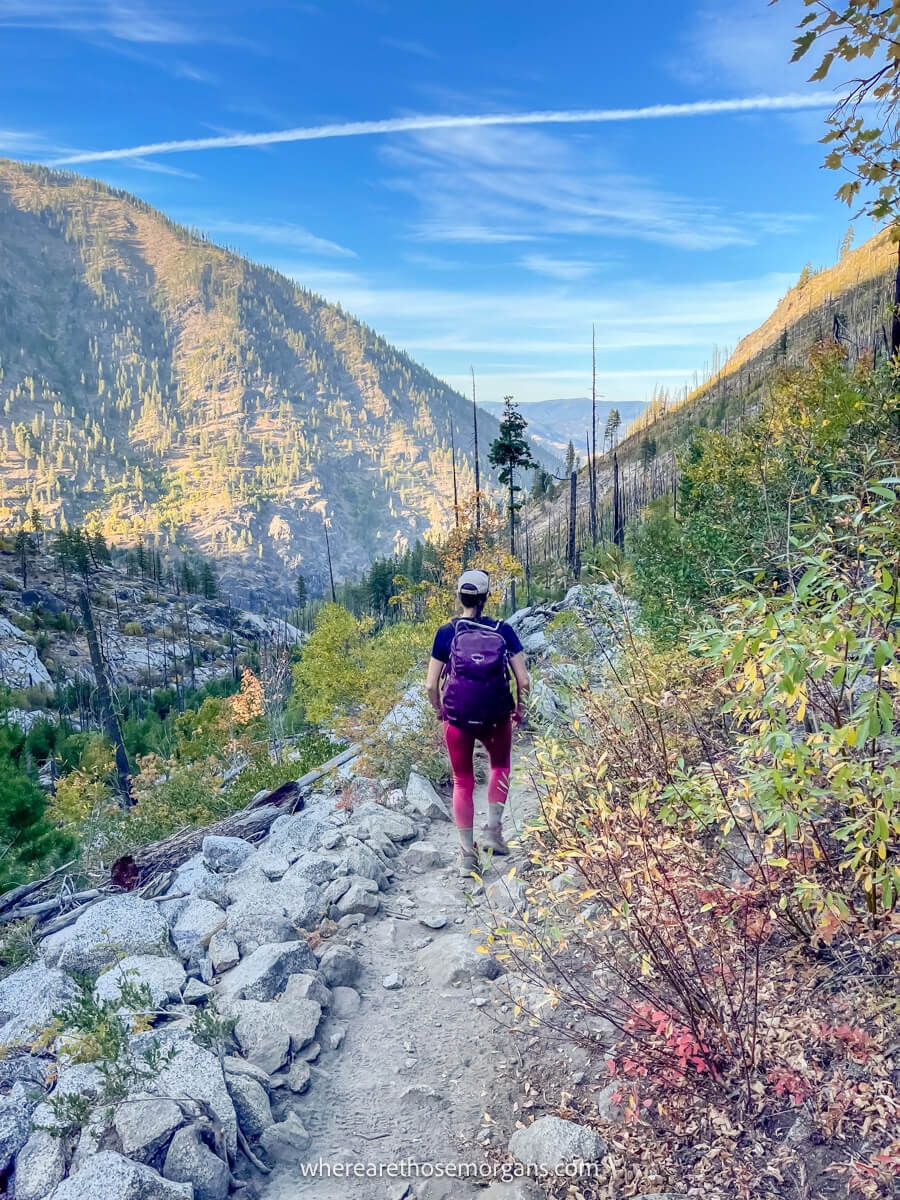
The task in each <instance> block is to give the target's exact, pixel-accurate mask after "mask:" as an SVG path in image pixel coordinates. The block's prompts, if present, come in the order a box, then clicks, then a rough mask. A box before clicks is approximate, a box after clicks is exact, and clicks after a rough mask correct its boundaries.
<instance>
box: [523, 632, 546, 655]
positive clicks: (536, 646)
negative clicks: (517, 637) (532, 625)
mask: <svg viewBox="0 0 900 1200" xmlns="http://www.w3.org/2000/svg"><path fill="white" fill-rule="evenodd" d="M522 649H523V650H524V651H525V653H526V654H527V655H528V657H529V658H540V657H541V656H542V655H544V654H546V653H547V652H548V651H549V649H550V643H549V642H548V641H547V635H546V633H544V631H543V629H537V630H535V632H534V633H529V634H528V635H527V636H525V637H523V638H522Z"/></svg>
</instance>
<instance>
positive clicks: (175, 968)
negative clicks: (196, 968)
mask: <svg viewBox="0 0 900 1200" xmlns="http://www.w3.org/2000/svg"><path fill="white" fill-rule="evenodd" d="M186 980H187V975H186V974H185V971H184V967H183V966H182V965H181V963H180V962H179V961H178V960H177V959H176V958H165V957H163V955H161V954H129V955H128V956H127V957H125V958H122V959H120V960H119V961H118V962H117V963H115V964H114V965H113V966H111V967H110V968H109V970H108V971H105V972H104V973H103V974H102V975H101V976H100V978H99V979H98V980H97V983H96V985H95V987H94V997H95V999H97V1000H118V999H119V998H120V996H121V994H122V989H123V987H126V986H128V985H131V986H134V987H146V988H148V989H149V991H150V1000H151V1004H152V1005H153V1007H154V1008H161V1007H162V1006H163V1005H164V1004H168V1003H169V1002H172V1003H177V1002H178V1001H179V1000H180V999H181V989H182V988H183V987H184V985H185V982H186Z"/></svg>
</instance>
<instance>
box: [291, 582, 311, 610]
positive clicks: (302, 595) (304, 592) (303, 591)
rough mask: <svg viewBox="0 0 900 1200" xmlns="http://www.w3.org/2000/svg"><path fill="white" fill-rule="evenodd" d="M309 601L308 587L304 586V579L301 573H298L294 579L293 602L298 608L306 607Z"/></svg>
mask: <svg viewBox="0 0 900 1200" xmlns="http://www.w3.org/2000/svg"><path fill="white" fill-rule="evenodd" d="M308 601H309V589H308V588H307V586H306V579H305V578H304V577H303V576H302V575H298V576H297V578H296V580H295V581H294V603H295V604H296V605H297V607H298V608H306V605H307V603H308Z"/></svg>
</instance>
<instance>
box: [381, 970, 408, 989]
mask: <svg viewBox="0 0 900 1200" xmlns="http://www.w3.org/2000/svg"><path fill="white" fill-rule="evenodd" d="M381 986H382V987H383V988H384V989H385V991H387V992H396V991H397V989H398V988H402V987H403V980H402V979H401V977H400V976H399V975H398V974H397V972H396V971H392V972H391V973H390V975H385V977H384V979H382V981H381Z"/></svg>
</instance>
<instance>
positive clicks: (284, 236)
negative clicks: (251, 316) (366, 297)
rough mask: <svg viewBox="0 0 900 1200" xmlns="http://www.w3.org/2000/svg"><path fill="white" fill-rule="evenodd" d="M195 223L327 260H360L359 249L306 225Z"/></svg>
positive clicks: (215, 219)
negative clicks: (321, 233) (312, 229)
mask: <svg viewBox="0 0 900 1200" xmlns="http://www.w3.org/2000/svg"><path fill="white" fill-rule="evenodd" d="M193 223H194V224H197V225H201V226H202V227H203V228H204V229H206V230H207V232H209V233H219V234H226V235H227V234H233V235H234V236H236V237H246V238H251V239H252V240H253V241H256V242H264V243H266V244H270V245H275V246H289V247H291V248H292V249H296V250H305V251H306V252H307V253H310V254H316V255H320V256H322V257H325V258H356V251H355V250H350V249H349V248H348V247H347V246H341V245H339V244H338V243H337V242H332V241H330V240H329V239H328V238H323V237H318V236H317V235H316V234H314V233H310V231H309V230H308V229H304V228H303V226H302V225H294V224H292V223H290V222H288V221H232V220H229V219H227V218H224V217H210V218H208V219H203V218H200V219H197V220H195V221H194V222H193Z"/></svg>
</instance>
